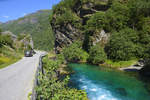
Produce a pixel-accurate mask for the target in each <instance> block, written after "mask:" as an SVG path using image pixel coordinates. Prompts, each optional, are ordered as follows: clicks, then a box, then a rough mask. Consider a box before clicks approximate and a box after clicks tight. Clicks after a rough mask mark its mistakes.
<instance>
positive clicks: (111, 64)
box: [104, 59, 137, 68]
mask: <svg viewBox="0 0 150 100" xmlns="http://www.w3.org/2000/svg"><path fill="white" fill-rule="evenodd" d="M136 63H137V60H136V59H135V60H128V61H116V62H114V61H112V60H105V64H104V66H109V67H112V68H121V67H129V66H131V65H134V64H136Z"/></svg>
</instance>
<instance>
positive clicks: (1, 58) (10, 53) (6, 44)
mask: <svg viewBox="0 0 150 100" xmlns="http://www.w3.org/2000/svg"><path fill="white" fill-rule="evenodd" d="M17 44H20V42H19V41H13V40H12V38H11V35H9V34H1V33H0V69H1V68H4V67H6V66H8V65H10V64H12V63H14V62H16V61H18V60H19V59H21V57H22V54H23V48H22V47H20V46H19V45H17Z"/></svg>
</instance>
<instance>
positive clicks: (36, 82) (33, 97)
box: [31, 54, 46, 100]
mask: <svg viewBox="0 0 150 100" xmlns="http://www.w3.org/2000/svg"><path fill="white" fill-rule="evenodd" d="M45 55H46V54H43V55H41V56H40V58H39V65H38V67H37V70H36V74H35V80H34V86H33V89H32V95H31V100H36V99H37V93H36V90H35V87H36V86H37V85H38V84H39V79H38V76H39V73H40V72H42V74H44V70H43V67H42V58H43V57H44V56H45Z"/></svg>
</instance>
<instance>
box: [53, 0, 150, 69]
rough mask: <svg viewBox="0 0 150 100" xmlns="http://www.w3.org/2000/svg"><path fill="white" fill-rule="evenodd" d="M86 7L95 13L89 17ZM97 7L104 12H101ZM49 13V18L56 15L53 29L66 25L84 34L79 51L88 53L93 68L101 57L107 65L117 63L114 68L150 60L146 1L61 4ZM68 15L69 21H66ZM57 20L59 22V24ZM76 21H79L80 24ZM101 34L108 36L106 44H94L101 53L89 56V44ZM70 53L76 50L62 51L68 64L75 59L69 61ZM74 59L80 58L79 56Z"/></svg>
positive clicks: (70, 1)
mask: <svg viewBox="0 0 150 100" xmlns="http://www.w3.org/2000/svg"><path fill="white" fill-rule="evenodd" d="M90 3H91V6H92V7H93V8H91V9H92V10H93V9H94V10H95V12H94V11H93V12H92V13H91V11H90V7H91V6H90ZM85 4H86V5H85ZM88 4H89V5H88ZM88 7H89V8H88ZM94 7H95V8H94ZM98 7H99V9H98ZM101 7H106V8H107V9H106V10H101V9H100V8H101ZM79 8H81V9H82V10H83V11H85V12H86V11H87V10H88V11H89V12H88V11H87V12H86V13H89V14H87V15H82V14H79V12H80V11H79V10H80V9H79ZM53 10H54V12H53V15H55V16H56V15H58V17H56V18H55V19H56V22H57V23H56V25H64V24H66V23H69V24H71V25H73V26H75V25H78V27H76V28H77V29H80V30H81V31H82V32H83V33H84V37H85V38H84V41H83V42H84V43H83V44H82V47H83V48H80V49H84V50H86V51H87V52H88V53H89V62H92V63H96V64H97V63H101V62H103V61H105V60H104V59H105V58H106V57H104V59H103V60H102V61H96V60H94V59H97V58H99V59H100V58H101V57H100V55H103V54H105V53H106V55H107V59H108V60H107V61H113V62H111V63H112V64H113V63H115V64H116V63H117V64H118V65H117V66H120V65H122V64H123V63H122V62H125V63H124V64H125V66H126V65H128V64H132V63H130V61H131V62H132V61H133V62H134V61H137V59H148V58H149V57H150V53H149V51H150V49H149V45H150V38H149V37H150V1H148V0H108V2H106V1H103V0H76V1H75V0H62V1H61V2H60V3H59V4H58V5H56V6H55V7H54V8H53ZM68 15H70V16H71V17H70V18H69V17H68ZM60 18H61V21H59V20H60ZM65 18H66V19H65ZM80 20H83V22H81V21H80ZM102 30H104V31H105V32H106V34H110V38H109V41H108V42H107V44H105V43H102V42H99V43H98V44H99V45H101V47H102V48H103V47H104V50H105V53H104V52H103V53H102V52H100V51H103V50H96V52H93V51H94V50H92V48H94V47H93V41H95V40H96V37H97V36H98V35H99V33H100V32H101V31H102ZM95 49H96V48H95ZM71 51H76V50H75V48H74V49H73V50H71V49H70V50H69V49H68V51H67V50H66V52H68V54H67V53H66V52H65V53H66V57H65V58H67V59H69V60H74V59H79V58H77V56H74V58H73V59H71V58H72V57H73V55H72V54H71ZM69 52H70V53H69ZM77 53H78V52H77ZM95 53H97V57H96V56H95V57H93V56H92V55H96V54H95ZM76 55H80V53H78V54H76ZM90 55H91V56H90ZM80 56H81V55H80ZM103 56H104V55H103ZM70 57H71V58H70ZM92 57H93V58H92ZM126 62H127V63H128V64H126ZM109 63H110V62H109ZM115 64H114V65H115Z"/></svg>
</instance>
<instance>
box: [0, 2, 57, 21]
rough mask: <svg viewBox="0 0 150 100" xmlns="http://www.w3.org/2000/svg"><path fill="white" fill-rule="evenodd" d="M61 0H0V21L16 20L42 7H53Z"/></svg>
mask: <svg viewBox="0 0 150 100" xmlns="http://www.w3.org/2000/svg"><path fill="white" fill-rule="evenodd" d="M59 1H60V0H0V22H6V21H9V20H14V19H17V18H19V17H23V16H24V15H26V14H29V13H33V12H36V11H37V10H40V9H51V8H52V5H55V4H57V3H58V2H59Z"/></svg>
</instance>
